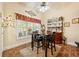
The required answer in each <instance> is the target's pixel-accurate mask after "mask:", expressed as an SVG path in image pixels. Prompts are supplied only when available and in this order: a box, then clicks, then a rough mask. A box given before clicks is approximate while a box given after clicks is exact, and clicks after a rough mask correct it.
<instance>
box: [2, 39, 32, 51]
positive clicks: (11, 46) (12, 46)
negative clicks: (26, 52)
mask: <svg viewBox="0 0 79 59" xmlns="http://www.w3.org/2000/svg"><path fill="white" fill-rule="evenodd" d="M30 42H31V41H30V40H29V41H28V42H26V41H25V42H22V43H19V44H15V45H10V46H6V47H4V48H3V51H4V50H8V49H11V48H15V47H17V46H20V45H23V44H27V43H30Z"/></svg>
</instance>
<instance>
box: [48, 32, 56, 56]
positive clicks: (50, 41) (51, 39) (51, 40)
mask: <svg viewBox="0 0 79 59" xmlns="http://www.w3.org/2000/svg"><path fill="white" fill-rule="evenodd" d="M47 41H48V48H50V47H51V54H52V55H53V48H54V50H55V51H56V45H55V32H53V35H52V34H50V35H48V36H47ZM49 46H50V47H49Z"/></svg>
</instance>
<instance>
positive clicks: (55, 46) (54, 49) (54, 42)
mask: <svg viewBox="0 0 79 59" xmlns="http://www.w3.org/2000/svg"><path fill="white" fill-rule="evenodd" d="M54 50H55V51H56V46H55V42H54Z"/></svg>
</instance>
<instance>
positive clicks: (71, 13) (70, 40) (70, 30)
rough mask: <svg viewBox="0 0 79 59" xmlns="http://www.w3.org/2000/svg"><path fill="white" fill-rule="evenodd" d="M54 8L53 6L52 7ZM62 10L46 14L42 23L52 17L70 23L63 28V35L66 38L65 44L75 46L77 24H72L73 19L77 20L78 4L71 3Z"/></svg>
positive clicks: (78, 32)
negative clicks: (62, 18) (61, 18)
mask: <svg viewBox="0 0 79 59" xmlns="http://www.w3.org/2000/svg"><path fill="white" fill-rule="evenodd" d="M53 6H54V5H53ZM63 7H64V8H61V7H60V9H53V8H52V10H51V11H48V12H46V14H44V15H45V18H44V20H45V21H44V22H45V24H46V21H47V19H50V18H52V17H60V16H63V17H64V22H70V27H64V35H65V36H66V37H67V44H71V45H75V43H74V42H75V41H79V24H72V19H73V18H79V3H71V4H70V5H69V6H66V5H65V6H63Z"/></svg>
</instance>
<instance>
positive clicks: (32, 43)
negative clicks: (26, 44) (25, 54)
mask: <svg viewBox="0 0 79 59" xmlns="http://www.w3.org/2000/svg"><path fill="white" fill-rule="evenodd" d="M31 48H32V50H33V49H34V41H33V40H32V42H31Z"/></svg>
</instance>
